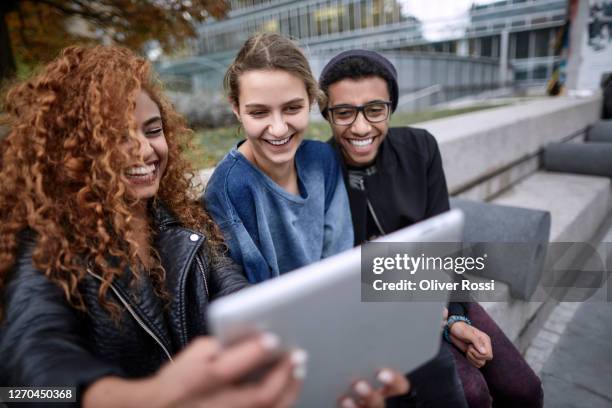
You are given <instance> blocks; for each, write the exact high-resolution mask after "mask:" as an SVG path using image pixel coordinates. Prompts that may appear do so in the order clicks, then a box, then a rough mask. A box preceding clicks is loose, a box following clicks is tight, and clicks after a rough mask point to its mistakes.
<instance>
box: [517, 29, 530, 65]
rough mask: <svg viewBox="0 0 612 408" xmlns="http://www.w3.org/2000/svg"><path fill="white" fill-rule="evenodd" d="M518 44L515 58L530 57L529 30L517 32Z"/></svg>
mask: <svg viewBox="0 0 612 408" xmlns="http://www.w3.org/2000/svg"><path fill="white" fill-rule="evenodd" d="M515 39H516V46H515V55H514V58H528V57H529V32H527V31H523V32H520V33H516V35H515Z"/></svg>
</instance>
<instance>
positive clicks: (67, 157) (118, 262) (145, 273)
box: [0, 46, 304, 407]
mask: <svg viewBox="0 0 612 408" xmlns="http://www.w3.org/2000/svg"><path fill="white" fill-rule="evenodd" d="M5 110H6V113H7V114H8V121H9V123H8V124H9V126H10V131H9V133H8V135H7V136H6V137H5V139H3V140H2V141H1V142H0V143H1V144H2V146H1V148H0V153H1V154H2V157H1V159H0V184H1V185H2V189H1V190H0V291H1V293H2V297H1V298H0V312H1V314H2V320H1V321H0V361H2V364H1V366H0V384H1V385H3V386H59V387H75V390H76V396H75V397H76V401H77V402H79V403H80V404H82V405H85V406H119V405H122V406H149V407H154V406H186V405H187V406H191V405H195V406H200V405H202V404H204V405H206V406H223V407H230V406H232V407H240V406H266V407H267V406H275V407H276V406H288V405H291V404H292V403H293V402H294V401H295V398H296V395H297V392H298V389H299V385H300V379H301V377H303V375H304V367H303V363H304V358H303V354H300V353H297V354H292V356H293V357H294V358H293V359H292V358H290V356H289V355H285V354H283V355H281V356H280V358H279V360H278V363H276V364H275V366H274V367H273V368H272V369H271V370H270V371H268V372H267V374H266V376H264V377H263V378H262V379H261V380H260V382H258V383H248V384H246V383H238V382H237V381H238V380H240V379H241V378H243V377H244V376H245V375H247V374H249V373H250V372H252V371H253V370H255V369H258V368H259V367H260V366H261V365H262V364H265V363H267V362H269V359H270V357H271V355H272V354H274V353H277V351H275V350H274V349H275V348H277V347H278V345H279V341H278V339H277V338H276V337H275V336H273V335H271V334H264V335H262V336H260V337H257V338H254V339H251V340H248V341H245V342H243V343H240V344H238V345H236V346H234V347H231V348H227V349H221V347H220V346H219V344H217V342H216V341H215V340H214V339H211V338H207V337H199V336H200V335H202V334H205V332H206V328H205V312H206V303H207V301H208V299H209V298H213V297H215V296H219V295H222V294H225V293H230V292H232V291H235V290H237V289H239V288H242V287H243V286H245V285H246V280H245V279H244V277H243V275H242V273H241V271H240V269H239V268H238V267H236V266H235V265H234V264H233V263H231V261H228V260H227V258H225V257H224V255H223V252H222V249H223V243H222V238H221V235H220V233H219V231H218V229H217V227H216V226H215V224H214V223H213V221H212V220H211V219H210V217H209V216H208V215H207V214H206V212H205V211H204V210H203V209H202V207H201V206H200V204H199V203H198V202H196V201H194V200H193V197H195V196H196V194H189V190H190V185H191V184H190V183H191V179H190V178H189V177H186V174H190V168H189V166H188V164H187V162H186V161H185V160H184V159H183V158H182V156H181V153H182V151H183V150H184V149H185V147H186V137H187V136H188V133H189V131H188V129H187V128H186V127H185V125H184V124H183V120H182V119H181V118H180V116H179V115H178V114H177V113H176V112H175V111H174V110H173V109H172V107H171V106H170V104H169V103H168V102H167V101H166V100H165V99H164V97H163V96H162V94H161V92H160V87H159V85H158V84H157V83H156V82H155V80H154V79H153V77H152V75H151V67H150V64H149V63H147V62H146V61H145V60H144V59H143V58H140V57H138V56H136V55H134V54H133V53H132V52H130V51H128V50H126V49H122V48H117V47H101V46H99V47H93V48H82V47H70V48H67V49H66V50H64V51H63V52H62V54H61V55H60V56H59V57H58V58H57V59H56V60H54V61H53V62H51V63H49V64H48V65H47V66H46V67H44V68H43V69H42V70H41V71H40V72H39V73H38V74H37V75H35V76H34V77H33V78H31V79H29V80H27V81H25V82H23V83H21V84H18V85H16V86H14V87H13V88H12V89H11V90H10V91H9V92H8V94H7V96H6V102H5ZM192 340H195V341H192ZM296 356H297V358H295V357H296ZM300 357H301V358H300ZM169 361H173V362H174V364H170V363H168V362H169Z"/></svg>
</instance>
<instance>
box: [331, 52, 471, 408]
mask: <svg viewBox="0 0 612 408" xmlns="http://www.w3.org/2000/svg"><path fill="white" fill-rule="evenodd" d="M319 84H320V86H321V89H322V90H323V92H324V93H325V95H326V97H327V98H326V99H327V106H323V107H322V110H321V113H322V114H323V116H324V117H325V118H326V119H327V120H328V121H329V123H330V125H331V128H332V132H333V135H334V137H333V139H332V140H331V141H330V143H331V145H332V146H333V147H334V148H335V149H336V150H337V151H338V153H339V154H340V156H341V157H342V159H343V160H342V161H343V174H344V179H345V183H346V187H347V191H348V195H349V201H350V205H351V215H352V218H353V229H354V231H355V245H360V244H362V243H363V242H365V241H369V240H371V239H373V238H375V237H377V236H379V235H384V234H387V233H389V232H392V231H395V230H397V229H400V228H402V227H404V226H407V225H410V224H413V223H415V222H418V221H420V220H423V219H425V218H428V217H431V216H434V215H436V214H440V213H442V212H444V211H446V210H448V208H449V204H448V193H447V190H446V182H445V180H444V173H443V172H442V164H441V159H440V153H439V151H438V147H437V144H436V141H435V139H434V138H433V137H432V136H431V135H430V134H429V133H428V132H427V131H425V130H421V129H411V128H391V129H389V116H390V114H391V112H393V111H394V110H395V108H396V107H397V100H398V86H397V73H396V71H395V67H394V66H393V65H392V64H391V62H390V61H389V60H387V59H386V58H384V57H383V56H382V55H380V54H378V53H375V52H373V51H366V50H351V51H346V52H343V53H341V54H338V55H337V56H335V57H334V58H332V59H331V61H330V62H329V63H328V64H327V65H326V66H325V68H324V69H323V72H322V73H321V78H320V80H319ZM444 197H446V198H445V199H442V198H444ZM454 307H455V308H456V309H457V310H452V309H451V314H464V310H463V308H462V306H461V305H460V304H455V306H454ZM410 382H411V383H412V387H413V390H414V392H413V395H412V396H411V397H410V398H409V399H410V400H412V402H413V404H414V406H427V407H467V403H466V401H465V397H464V395H463V389H462V387H461V382H460V380H459V378H458V375H457V372H456V369H455V365H454V361H453V357H452V354H451V353H450V351H449V350H448V349H446V348H444V347H442V348H441V351H440V354H439V355H438V356H437V357H436V358H434V359H433V360H432V361H431V362H430V363H428V364H426V365H425V366H424V367H422V368H420V369H418V370H416V371H415V372H413V373H410Z"/></svg>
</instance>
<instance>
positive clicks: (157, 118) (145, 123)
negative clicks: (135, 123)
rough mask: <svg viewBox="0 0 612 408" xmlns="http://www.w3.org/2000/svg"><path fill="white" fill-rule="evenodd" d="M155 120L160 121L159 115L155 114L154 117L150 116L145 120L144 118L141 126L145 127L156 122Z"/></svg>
mask: <svg viewBox="0 0 612 408" xmlns="http://www.w3.org/2000/svg"><path fill="white" fill-rule="evenodd" d="M157 121H160V122H161V117H159V116H155V117H153V118H151V119H147V120H146V121H145V122H144V123H143V124H142V126H143V127H146V126H149V125H150V124H151V123H155V122H157Z"/></svg>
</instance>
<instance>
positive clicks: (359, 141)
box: [348, 137, 374, 146]
mask: <svg viewBox="0 0 612 408" xmlns="http://www.w3.org/2000/svg"><path fill="white" fill-rule="evenodd" d="M348 141H349V143H350V144H352V145H353V146H367V145H369V144H372V141H374V138H373V137H368V138H367V139H348Z"/></svg>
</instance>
